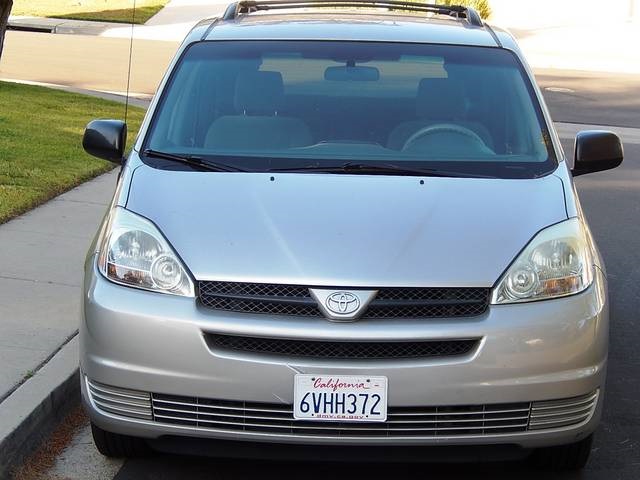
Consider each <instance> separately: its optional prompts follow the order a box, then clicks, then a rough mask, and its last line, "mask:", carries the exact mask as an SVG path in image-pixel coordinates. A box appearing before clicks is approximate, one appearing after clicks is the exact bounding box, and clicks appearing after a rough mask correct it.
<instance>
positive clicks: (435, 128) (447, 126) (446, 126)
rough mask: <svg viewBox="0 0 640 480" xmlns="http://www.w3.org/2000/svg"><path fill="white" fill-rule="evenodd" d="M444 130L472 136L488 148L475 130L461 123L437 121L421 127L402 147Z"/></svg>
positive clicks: (407, 146) (404, 148)
mask: <svg viewBox="0 0 640 480" xmlns="http://www.w3.org/2000/svg"><path fill="white" fill-rule="evenodd" d="M442 132H449V133H456V134H458V135H463V136H465V137H467V138H471V139H472V140H473V141H475V142H477V143H479V144H480V145H482V146H483V147H485V148H486V144H485V143H484V140H482V138H480V135H478V134H477V133H476V132H474V131H473V130H470V129H468V128H465V127H462V126H460V125H454V124H452V123H437V124H435V125H430V126H428V127H424V128H421V129H420V130H418V131H417V132H416V133H414V134H413V135H411V136H410V137H409V139H408V140H407V141H406V142H404V146H403V147H402V150H406V149H407V148H409V147H410V146H411V145H412V144H414V143H415V142H416V141H418V140H419V139H421V138H422V137H426V136H428V135H433V134H436V133H442Z"/></svg>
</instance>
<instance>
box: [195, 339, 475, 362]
mask: <svg viewBox="0 0 640 480" xmlns="http://www.w3.org/2000/svg"><path fill="white" fill-rule="evenodd" d="M205 338H206V340H207V344H208V345H209V348H211V349H222V350H231V351H236V352H248V353H260V354H270V355H280V356H286V357H310V358H334V359H341V360H352V359H371V360H373V359H392V358H426V357H453V356H457V355H466V354H468V353H470V352H472V351H473V350H475V348H476V347H477V346H478V340H475V339H474V340H441V341H426V342H326V341H325V342H319V341H305V340H286V339H277V338H259V337H239V336H232V335H215V334H207V335H205Z"/></svg>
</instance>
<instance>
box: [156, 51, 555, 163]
mask: <svg viewBox="0 0 640 480" xmlns="http://www.w3.org/2000/svg"><path fill="white" fill-rule="evenodd" d="M191 63H192V64H191V65H190V66H189V68H187V67H185V68H182V69H181V70H180V72H179V73H178V74H177V76H176V78H174V80H173V82H174V88H172V90H171V91H170V94H169V95H168V98H167V99H166V101H165V105H164V106H163V108H164V109H169V110H170V111H171V115H170V116H168V115H164V116H163V117H162V118H161V119H160V121H159V122H158V124H157V125H156V126H155V128H154V138H155V139H157V138H160V139H162V140H161V141H160V145H158V146H157V148H158V149H167V148H168V149H170V150H174V151H175V150H177V151H180V150H184V149H185V148H186V149H189V151H192V150H195V151H204V152H216V153H217V152H222V153H228V152H234V153H237V154H244V153H246V154H249V155H252V154H259V152H273V151H279V152H283V151H286V152H290V153H291V154H293V155H314V154H317V155H323V156H327V155H329V156H331V155H338V154H339V155H351V154H352V155H354V156H358V155H367V156H373V157H376V156H382V157H384V156H389V155H396V156H397V155H398V154H400V155H402V156H405V155H406V156H425V155H429V156H431V157H438V158H447V159H449V158H451V159H455V158H465V159H467V160H468V159H474V158H477V159H479V160H483V159H486V158H492V157H499V156H507V157H509V158H513V157H514V156H516V157H517V156H519V155H520V156H526V157H531V158H528V161H544V160H546V159H547V157H548V152H547V147H546V142H547V141H548V139H547V138H545V135H544V134H543V132H544V131H545V130H544V129H543V128H542V127H541V124H540V121H539V118H538V116H537V113H536V111H535V108H534V107H533V105H531V101H530V95H529V92H528V91H527V87H526V85H525V83H524V81H523V80H522V78H521V76H520V73H519V72H518V70H517V69H514V68H500V67H490V66H482V65H464V64H455V63H451V62H450V63H447V62H446V59H444V58H432V57H425V58H414V57H408V58H407V59H404V58H403V57H399V58H398V59H393V60H387V59H382V60H376V59H362V58H347V59H337V58H304V57H300V56H297V57H296V56H295V55H292V56H290V57H286V56H277V55H273V56H269V55H268V54H265V55H264V56H262V57H260V58H257V59H254V58H251V59H238V60H224V61H214V60H209V61H194V62H191ZM506 98H508V99H509V101H505V99H506ZM155 141H156V142H157V140H155ZM154 148H155V147H154Z"/></svg>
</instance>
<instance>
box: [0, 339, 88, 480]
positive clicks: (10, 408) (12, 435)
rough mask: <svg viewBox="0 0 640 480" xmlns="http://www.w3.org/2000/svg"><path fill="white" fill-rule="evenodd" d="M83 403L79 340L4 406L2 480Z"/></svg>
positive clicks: (0, 413) (0, 443) (0, 438)
mask: <svg viewBox="0 0 640 480" xmlns="http://www.w3.org/2000/svg"><path fill="white" fill-rule="evenodd" d="M79 402H80V380H79V373H78V336H77V335H76V336H75V337H74V338H73V339H72V340H71V341H69V342H68V343H67V344H66V345H64V346H63V347H62V348H61V349H60V350H59V351H58V353H56V354H55V355H54V356H53V357H52V358H51V360H50V361H49V362H48V363H46V364H45V365H44V366H43V367H42V368H41V369H40V370H39V371H38V372H37V373H36V374H35V375H34V376H33V377H32V378H31V379H29V380H28V381H27V382H25V383H23V384H22V385H20V387H18V388H17V389H16V390H15V391H14V392H12V393H11V395H9V396H8V397H7V398H6V399H5V400H4V401H3V402H2V403H0V479H3V480H4V479H9V478H11V472H12V470H13V468H14V467H16V466H17V465H19V464H20V463H21V462H22V461H23V460H24V459H25V458H26V457H27V456H28V455H29V454H30V453H32V452H33V451H34V450H35V449H36V448H37V447H38V446H39V445H40V443H41V442H42V440H44V439H45V438H46V437H47V436H48V434H49V433H50V432H51V431H52V430H53V428H54V427H55V426H56V424H57V423H58V422H59V421H60V420H61V419H62V418H64V416H65V415H66V414H67V412H68V411H69V410H70V409H71V407H73V406H75V405H77V404H78V403H79Z"/></svg>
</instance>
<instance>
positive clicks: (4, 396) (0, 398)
mask: <svg viewBox="0 0 640 480" xmlns="http://www.w3.org/2000/svg"><path fill="white" fill-rule="evenodd" d="M77 336H78V330H76V331H75V332H73V333H72V334H71V335H69V336H68V337H67V338H66V339H65V340H64V341H63V342H62V344H61V345H60V346H59V347H58V348H56V349H55V351H53V352H51V353H50V354H49V355H48V356H47V358H45V359H44V360H43V361H42V362H40V364H39V365H38V366H36V367H35V368H34V369H33V370H31V375H28V376H27V375H25V376H24V377H23V378H22V380H21V381H20V382H18V383H17V384H16V385H14V386H13V387H12V388H10V389H9V390H7V392H5V393H4V394H2V395H0V404H2V402H4V401H5V400H6V399H7V398H9V397H10V396H11V395H12V394H13V392H15V391H16V390H18V389H19V388H20V387H21V386H22V385H24V384H25V383H26V382H28V381H29V380H30V379H31V378H32V377H33V376H34V375H36V374H37V373H38V372H39V371H40V370H42V368H43V367H44V366H45V365H46V364H47V363H49V361H50V360H51V359H52V358H53V357H55V356H56V354H57V353H58V352H59V351H60V350H62V349H63V348H64V347H65V346H66V345H67V344H68V343H69V342H70V341H71V340H73V339H74V338H75V337H77Z"/></svg>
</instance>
